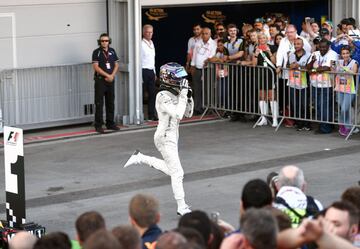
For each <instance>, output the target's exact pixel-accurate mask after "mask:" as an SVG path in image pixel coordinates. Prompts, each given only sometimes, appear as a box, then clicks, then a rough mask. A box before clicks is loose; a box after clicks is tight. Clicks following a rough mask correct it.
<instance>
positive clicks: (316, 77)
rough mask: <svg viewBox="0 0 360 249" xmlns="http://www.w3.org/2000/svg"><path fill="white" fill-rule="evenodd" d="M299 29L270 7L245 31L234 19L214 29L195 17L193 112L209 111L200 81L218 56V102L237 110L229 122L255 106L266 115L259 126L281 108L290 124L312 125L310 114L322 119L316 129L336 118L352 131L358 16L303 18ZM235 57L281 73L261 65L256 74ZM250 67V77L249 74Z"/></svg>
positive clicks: (327, 129) (359, 52)
mask: <svg viewBox="0 0 360 249" xmlns="http://www.w3.org/2000/svg"><path fill="white" fill-rule="evenodd" d="M301 29H302V30H297V28H296V26H295V25H293V24H292V23H291V20H290V19H289V18H288V17H284V16H277V15H273V14H269V15H267V16H265V17H264V18H256V19H255V20H254V23H252V24H250V23H244V24H243V25H242V27H241V32H242V33H240V29H239V27H238V26H237V25H236V24H234V23H229V24H226V25H225V24H223V23H217V24H216V25H215V27H214V29H213V31H215V32H211V30H209V28H208V27H206V28H204V27H201V26H200V25H199V24H195V25H194V26H193V32H194V36H193V37H191V38H190V39H189V43H188V54H187V63H186V67H187V69H188V71H189V73H191V75H192V77H193V85H192V87H193V88H194V89H196V90H195V91H194V92H195V93H196V94H195V95H194V101H195V102H196V103H198V105H197V108H196V110H195V111H196V112H195V113H202V112H203V111H204V110H203V109H202V107H201V105H200V104H199V103H200V102H201V100H202V99H203V96H202V92H201V90H202V89H201V83H200V82H201V79H203V80H204V81H205V82H207V81H209V80H210V79H209V75H208V74H205V75H204V77H203V75H202V72H203V69H204V68H205V69H206V68H207V65H208V64H209V62H213V63H217V64H215V65H216V70H215V74H216V79H217V82H218V83H217V84H218V88H217V89H220V90H219V100H218V107H220V108H221V109H224V110H230V111H231V110H232V111H234V113H231V114H230V118H231V120H232V121H236V120H246V119H247V118H246V117H247V115H244V113H254V114H261V118H260V119H259V120H258V122H257V123H256V125H258V126H263V125H267V123H268V117H267V116H268V115H269V113H270V110H269V109H271V115H272V126H274V127H277V126H278V117H279V115H280V114H282V115H283V116H285V117H289V119H285V121H284V124H285V126H287V127H295V128H297V129H298V130H299V131H301V130H306V131H309V130H311V129H312V126H311V124H310V122H309V121H311V120H312V121H317V123H319V128H318V129H317V133H331V132H332V131H333V129H334V126H333V124H339V133H340V135H342V136H347V135H348V134H349V132H350V130H351V128H352V125H355V124H357V120H355V116H356V115H354V110H357V109H358V108H357V107H356V108H355V103H357V101H355V97H356V96H357V87H358V86H357V84H356V83H357V81H358V78H359V77H356V76H355V75H356V73H358V63H359V62H360V30H359V29H358V28H357V26H356V20H355V19H354V18H351V17H350V18H345V19H343V20H341V22H340V23H339V24H338V25H336V26H334V24H333V22H332V21H330V20H326V21H323V22H322V23H319V22H317V21H316V20H315V19H314V18H310V17H306V18H305V19H304V20H303V22H302V25H301ZM202 30H203V31H202ZM209 33H210V35H211V37H210V38H209V37H208V36H209ZM219 63H220V64H219ZM234 63H236V64H237V65H242V66H251V67H254V66H256V67H260V68H263V67H267V68H269V70H271V71H273V72H276V73H274V74H275V75H276V77H275V78H273V77H271V76H270V73H264V70H257V71H255V73H254V75H251V72H254V71H248V72H245V71H244V69H241V68H240V69H234V67H233V66H231V65H234ZM244 72H245V73H244ZM246 74H249V75H250V76H248V77H247V78H246V76H244V75H246ZM205 99H206V98H205ZM245 101H247V102H248V103H245ZM238 106H241V108H240V109H239V107H238ZM269 106H270V108H269ZM251 117H252V118H254V116H253V115H250V118H251ZM291 118H292V119H291ZM255 120H256V119H255ZM355 132H358V130H357V129H355Z"/></svg>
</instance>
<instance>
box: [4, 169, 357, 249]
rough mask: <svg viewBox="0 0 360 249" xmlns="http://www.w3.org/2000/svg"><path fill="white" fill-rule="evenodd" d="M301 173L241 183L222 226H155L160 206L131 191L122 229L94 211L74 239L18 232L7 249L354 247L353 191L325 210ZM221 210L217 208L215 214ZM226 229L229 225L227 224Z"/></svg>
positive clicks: (192, 221)
mask: <svg viewBox="0 0 360 249" xmlns="http://www.w3.org/2000/svg"><path fill="white" fill-rule="evenodd" d="M306 185H307V183H306V181H305V176H304V172H303V171H302V170H301V169H300V168H298V167H296V166H294V165H289V166H284V167H283V168H281V170H280V171H279V172H271V173H270V174H269V175H268V176H267V179H266V180H263V179H252V180H250V181H248V182H247V183H246V184H245V185H244V187H243V189H242V193H241V195H240V206H239V216H238V217H233V219H232V220H230V221H224V220H221V219H219V217H218V215H214V214H213V213H212V214H210V215H209V214H207V213H206V212H205V211H203V210H194V211H192V212H191V213H187V214H185V215H183V216H180V217H179V220H178V223H177V226H176V227H174V229H172V230H169V231H163V230H162V229H161V219H160V217H161V215H160V203H159V201H158V200H157V199H156V198H155V197H154V196H152V195H149V194H136V195H135V196H133V197H132V199H131V200H130V203H129V206H128V207H129V209H128V214H129V224H123V225H120V226H116V227H114V228H109V227H107V225H106V224H105V220H104V218H103V217H102V215H101V214H100V213H98V212H96V211H89V212H85V213H83V214H81V215H80V216H79V217H78V218H77V219H76V222H75V228H76V238H75V239H74V240H70V238H69V236H68V235H67V234H66V233H64V232H51V233H48V234H46V235H45V236H43V237H42V238H40V239H37V238H36V237H35V236H34V235H32V234H30V233H27V232H19V233H18V234H16V235H15V236H14V237H13V238H12V239H11V240H10V242H9V248H10V249H81V248H84V249H269V248H282V249H295V248H300V247H301V248H323V249H333V248H342V249H347V248H349V249H355V248H357V247H360V233H359V225H360V222H359V221H360V220H359V218H360V217H359V208H360V186H354V187H350V188H348V189H346V190H345V191H344V192H343V193H342V195H341V196H339V199H338V200H336V201H335V202H333V203H332V204H330V205H329V206H327V207H325V208H324V207H323V205H322V204H321V202H320V201H319V200H317V199H316V198H315V197H312V196H310V195H308V193H306V189H307V187H306ZM220 211H221V210H220ZM231 223H232V224H234V225H235V228H234V227H233V226H232V225H231Z"/></svg>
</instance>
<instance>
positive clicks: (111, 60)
mask: <svg viewBox="0 0 360 249" xmlns="http://www.w3.org/2000/svg"><path fill="white" fill-rule="evenodd" d="M110 43H111V39H110V37H109V35H108V34H101V35H100V38H99V40H98V44H99V48H97V49H95V50H94V52H93V54H92V64H93V68H94V71H95V74H94V79H95V130H96V131H97V132H99V133H104V129H103V128H102V125H103V105H104V97H105V109H106V128H108V129H110V130H115V131H117V130H119V127H117V126H116V124H115V122H114V98H115V95H114V82H115V75H116V73H117V71H118V69H119V64H118V61H119V59H118V57H117V55H116V52H115V50H114V49H113V48H110V47H109V44H110Z"/></svg>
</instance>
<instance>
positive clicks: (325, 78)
mask: <svg viewBox="0 0 360 249" xmlns="http://www.w3.org/2000/svg"><path fill="white" fill-rule="evenodd" d="M337 60H338V55H337V53H335V52H334V51H333V50H331V49H330V41H328V40H326V39H324V38H323V39H322V40H321V41H320V43H319V51H315V52H314V53H313V54H312V56H311V59H310V62H309V63H308V64H307V69H308V70H311V74H310V82H311V85H312V95H313V99H314V100H313V101H314V102H313V103H314V105H315V106H316V118H317V120H320V121H325V122H332V121H333V90H332V84H331V76H330V74H329V73H326V72H328V71H331V67H332V64H333V63H336V62H337ZM332 129H333V125H332V124H328V123H320V124H319V130H318V132H319V133H331V132H332Z"/></svg>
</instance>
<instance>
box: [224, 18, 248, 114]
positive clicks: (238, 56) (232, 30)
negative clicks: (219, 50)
mask: <svg viewBox="0 0 360 249" xmlns="http://www.w3.org/2000/svg"><path fill="white" fill-rule="evenodd" d="M227 33H228V34H229V37H228V41H227V42H226V43H225V44H224V46H225V48H226V49H227V50H228V51H229V56H228V57H227V61H228V62H231V63H234V62H236V61H238V60H242V59H243V56H244V50H245V41H244V40H243V39H242V38H239V37H238V28H237V26H236V25H235V24H233V23H230V24H229V25H227ZM236 70H238V69H237V68H236V67H231V69H230V78H231V79H232V80H233V81H234V82H233V84H230V86H234V87H233V88H232V89H229V90H230V94H232V96H231V100H232V104H233V106H236V105H237V104H238V103H236V102H237V101H238V99H236V96H237V93H236V89H240V88H241V86H240V85H239V84H240V82H241V83H243V82H244V81H242V80H240V79H239V78H238V76H239V74H238V73H237V72H236ZM235 86H237V87H235ZM239 105H240V104H239ZM243 117H244V114H240V113H235V112H234V113H231V115H230V119H231V121H237V120H239V119H242V118H243Z"/></svg>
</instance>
